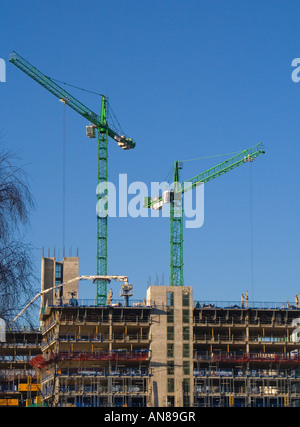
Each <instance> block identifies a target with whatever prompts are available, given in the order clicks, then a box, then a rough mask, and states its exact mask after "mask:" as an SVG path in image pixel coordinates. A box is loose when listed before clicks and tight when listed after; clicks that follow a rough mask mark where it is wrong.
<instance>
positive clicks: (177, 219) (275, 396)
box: [0, 52, 300, 408]
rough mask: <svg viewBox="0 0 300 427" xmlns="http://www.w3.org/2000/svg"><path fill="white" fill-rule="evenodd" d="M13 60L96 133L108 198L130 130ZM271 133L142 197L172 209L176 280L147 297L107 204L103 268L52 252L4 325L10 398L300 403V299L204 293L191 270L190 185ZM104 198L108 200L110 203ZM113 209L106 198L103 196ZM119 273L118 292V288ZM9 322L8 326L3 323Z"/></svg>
mask: <svg viewBox="0 0 300 427" xmlns="http://www.w3.org/2000/svg"><path fill="white" fill-rule="evenodd" d="M10 62H11V63H12V64H13V65H15V66H16V67H18V68H19V69H20V70H21V71H22V72H24V73H25V74H27V75H28V76H29V77H31V78H32V79H33V80H34V81H35V82H37V83H38V84H40V85H41V86H43V87H44V88H45V89H46V90H47V91H48V92H50V93H52V94H53V95H54V96H55V97H56V98H58V99H59V100H60V101H61V102H62V103H63V104H65V105H66V106H69V107H71V108H72V109H73V110H74V111H75V112H76V113H78V114H79V115H81V116H82V117H84V119H86V120H87V121H88V122H89V124H88V125H87V126H86V134H87V136H88V137H89V138H96V137H97V142H98V145H97V148H98V151H97V160H98V165H97V166H98V168H97V189H98V188H99V185H100V186H101V185H104V187H103V188H102V187H101V188H102V191H99V192H97V207H98V206H100V205H101V203H99V204H98V202H101V198H102V197H106V195H107V188H106V187H105V183H106V182H107V170H108V154H107V150H108V141H109V138H110V139H112V140H113V141H114V142H117V144H118V146H119V147H120V148H122V149H123V150H130V149H133V148H134V147H135V142H134V141H133V139H132V138H129V137H127V136H125V135H124V134H121V133H119V132H118V131H117V130H116V129H115V128H112V127H111V126H110V124H109V123H108V121H107V102H108V101H107V98H106V97H105V96H102V102H101V114H100V116H98V115H97V114H95V113H93V112H92V111H91V110H90V109H89V108H87V107H86V106H85V105H83V104H82V103H81V102H79V101H78V100H77V99H75V98H74V97H73V96H72V95H70V94H69V93H68V92H66V91H65V90H64V89H62V88H61V87H60V86H59V85H58V84H57V83H55V82H54V81H53V80H51V79H50V78H49V77H47V76H46V75H44V74H43V73H41V72H40V71H39V70H38V69H37V68H35V67H33V66H32V65H31V64H29V63H28V62H27V61H26V60H25V59H23V58H22V57H20V56H19V55H18V54H17V53H15V52H13V54H12V55H11V57H10ZM263 154H265V149H264V147H263V146H262V144H261V143H260V144H256V145H255V146H253V147H251V148H248V149H245V150H242V151H240V152H238V153H235V155H234V156H231V157H230V158H228V159H227V160H226V161H224V162H222V163H219V164H217V165H216V166H214V167H212V168H210V169H208V170H206V171H204V172H201V173H199V174H198V175H196V176H194V177H193V178H191V179H188V180H186V181H184V182H181V178H180V170H181V168H182V165H181V163H180V162H178V161H175V163H174V181H173V182H174V183H179V184H180V185H179V186H178V187H177V186H176V185H175V186H174V188H172V189H167V190H166V191H164V192H163V193H162V194H158V195H157V196H155V197H152V198H151V197H147V198H145V199H144V208H145V209H152V210H161V209H162V207H163V206H164V205H168V206H169V208H170V283H169V285H168V286H164V285H159V286H149V287H148V289H147V292H146V295H145V296H144V298H143V299H141V300H139V301H137V300H135V299H134V298H133V297H134V288H135V286H136V285H137V284H135V283H130V281H129V278H128V277H127V276H114V275H109V274H108V268H107V252H108V249H107V220H108V218H107V217H108V216H107V215H102V212H101V209H100V207H99V209H97V218H96V219H97V224H96V225H97V254H96V255H97V257H96V259H97V265H96V275H94V276H80V274H79V261H80V260H79V257H78V256H76V257H72V256H70V257H66V256H63V257H62V259H57V258H56V257H55V256H53V257H50V256H48V257H44V256H43V257H42V262H41V291H40V292H39V293H38V294H37V295H36V297H35V298H34V299H33V300H32V301H30V303H29V304H27V305H26V307H24V309H23V310H22V311H21V312H20V313H19V315H18V316H17V317H16V318H15V319H13V320H12V322H11V323H10V324H9V325H2V329H1V330H0V332H1V333H0V338H1V339H0V406H13V407H17V406H28V407H32V406H42V407H43V406H44V407H166V408H172V407H184V408H187V407H299V406H300V351H299V346H300V333H299V325H300V301H299V295H295V300H294V301H293V302H278V303H270V302H252V301H250V300H249V298H248V292H247V291H243V292H244V294H242V295H239V296H238V298H237V301H233V302H230V303H228V302H226V303H223V302H218V301H197V300H195V299H194V296H193V287H192V286H186V285H185V281H184V275H183V203H182V197H183V193H185V192H187V191H190V190H194V189H197V188H198V189H199V188H200V187H201V185H202V184H204V183H207V182H210V181H212V180H213V179H215V178H217V177H219V176H221V175H223V174H225V173H228V172H230V171H232V170H233V169H235V168H237V167H240V166H242V165H247V164H248V163H249V162H251V163H252V162H253V161H254V160H256V159H257V158H258V157H260V156H261V155H263ZM104 206H105V205H104ZM102 209H103V206H102ZM82 280H90V281H92V282H93V284H94V285H95V287H96V297H95V299H94V300H91V299H81V298H79V294H80V292H79V287H80V283H81V281H82ZM111 281H117V282H119V286H120V298H119V299H113V297H112V292H111V290H108V287H109V284H110V282H111ZM38 298H40V310H39V319H37V323H39V326H38V327H37V328H36V329H35V330H21V331H20V330H15V329H14V322H15V320H16V319H17V318H20V317H21V316H22V313H23V312H24V311H25V310H26V309H27V307H28V306H29V305H31V304H32V303H33V302H34V301H36V300H37V299H38ZM0 326H1V325H0Z"/></svg>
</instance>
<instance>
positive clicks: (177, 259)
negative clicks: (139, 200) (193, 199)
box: [144, 143, 265, 286]
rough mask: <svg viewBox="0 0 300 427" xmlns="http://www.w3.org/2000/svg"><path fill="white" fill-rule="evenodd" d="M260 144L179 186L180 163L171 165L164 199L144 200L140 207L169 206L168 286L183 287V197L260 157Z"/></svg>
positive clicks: (155, 207) (158, 207) (158, 197)
mask: <svg viewBox="0 0 300 427" xmlns="http://www.w3.org/2000/svg"><path fill="white" fill-rule="evenodd" d="M264 152H265V151H264V149H263V146H262V144H261V143H259V144H257V145H255V146H254V147H251V148H248V149H247V150H243V151H241V152H239V153H238V154H236V155H235V156H233V157H231V158H230V159H228V160H225V161H224V162H222V163H220V164H218V165H216V166H214V167H212V168H210V169H208V170H206V171H205V172H201V173H200V174H198V175H196V176H194V177H193V178H191V179H188V180H187V181H184V182H183V183H180V169H182V162H178V161H175V163H174V188H173V190H172V191H168V192H169V196H168V197H163V196H157V197H154V198H153V199H151V198H150V197H147V198H145V199H144V207H146V208H150V209H161V208H162V206H163V204H165V203H170V284H171V286H183V199H182V195H183V193H185V192H187V191H189V190H192V189H193V188H195V187H196V186H198V185H201V184H204V183H206V182H209V181H211V180H213V179H215V178H217V177H218V176H221V175H223V174H224V173H226V172H229V171H231V170H233V169H235V168H237V167H238V166H241V165H243V164H244V163H246V162H252V161H253V160H254V159H255V158H256V157H258V156H260V155H261V154H264Z"/></svg>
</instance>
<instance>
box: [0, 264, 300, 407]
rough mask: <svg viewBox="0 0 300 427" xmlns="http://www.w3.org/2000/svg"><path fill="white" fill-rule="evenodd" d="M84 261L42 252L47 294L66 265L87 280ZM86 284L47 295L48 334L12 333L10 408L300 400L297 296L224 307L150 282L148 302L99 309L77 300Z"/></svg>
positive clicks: (44, 324)
mask: <svg viewBox="0 0 300 427" xmlns="http://www.w3.org/2000/svg"><path fill="white" fill-rule="evenodd" d="M78 264H79V259H78V258H77V257H72V258H65V259H63V260H62V261H60V262H58V261H56V259H55V258H43V259H42V271H43V277H42V291H44V290H46V289H47V284H48V287H49V289H50V286H49V284H50V283H53V282H55V279H57V276H56V277H55V271H56V273H57V272H58V271H60V272H64V267H65V269H66V270H65V271H66V272H68V273H66V274H70V273H69V272H70V271H72V274H71V276H69V277H68V280H67V281H69V282H70V281H71V278H70V277H72V275H73V278H75V279H76V278H78ZM45 266H47V268H45ZM57 267H59V268H57ZM122 280H124V278H122ZM79 283H80V281H79V280H75V282H74V281H71V283H70V284H69V285H68V284H66V285H65V286H62V287H61V288H59V292H58V291H57V289H56V288H54V289H52V290H50V291H49V292H47V293H45V294H44V296H43V297H42V304H41V310H40V331H23V332H20V331H18V332H17V331H10V332H7V333H6V339H5V341H4V342H1V344H0V354H1V359H0V363H1V365H0V366H1V384H0V393H1V400H0V402H1V405H2V406H3V405H4V406H51V407H52V406H55V407H60V406H63V407H68V406H71V407H298V406H300V388H299V375H300V354H299V332H298V331H299V323H300V316H299V313H300V305H299V300H298V298H297V297H296V299H295V302H294V303H285V304H282V303H281V304H278V305H276V304H270V303H260V304H258V305H254V306H252V305H251V304H250V303H249V301H248V300H247V294H246V297H245V296H244V295H241V299H240V301H239V302H234V303H232V305H229V306H226V307H225V306H222V303H218V302H216V303H208V302H201V301H194V300H193V289H192V288H191V287H186V286H178V287H174V286H173V287H172V286H150V287H149V288H148V291H147V295H146V297H145V299H144V300H142V301H139V302H138V301H135V302H133V301H134V300H132V301H131V297H129V296H128V294H125V297H124V300H123V302H120V300H118V301H117V300H116V301H114V300H110V301H108V303H107V304H106V305H105V306H99V305H97V304H96V301H92V300H79V299H78V298H77V295H78V286H79ZM43 286H46V288H44V287H43ZM124 286H125V292H126V288H127V287H128V283H127V282H122V281H121V288H122V287H123V288H124ZM70 289H72V290H71V291H70ZM130 289H132V287H130ZM70 292H72V297H70ZM121 293H123V294H124V292H123V291H121Z"/></svg>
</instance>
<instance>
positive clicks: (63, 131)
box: [62, 103, 66, 253]
mask: <svg viewBox="0 0 300 427" xmlns="http://www.w3.org/2000/svg"><path fill="white" fill-rule="evenodd" d="M62 134H63V135H62V249H63V253H64V251H65V225H66V104H65V103H64V105H63V119H62Z"/></svg>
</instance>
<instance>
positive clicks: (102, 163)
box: [9, 52, 135, 305]
mask: <svg viewBox="0 0 300 427" xmlns="http://www.w3.org/2000/svg"><path fill="white" fill-rule="evenodd" d="M9 62H11V63H12V64H14V65H15V66H16V67H18V68H19V69H20V70H21V71H23V72H24V73H26V74H27V75H28V76H29V77H31V78H32V79H33V80H35V81H36V82H37V83H39V84H40V85H41V86H43V87H44V88H45V89H47V90H48V91H49V92H51V93H52V94H53V95H54V96H56V97H57V98H58V99H59V100H60V101H62V102H63V103H65V104H66V105H68V106H69V107H71V108H72V109H73V110H75V111H76V112H77V113H78V114H80V115H81V116H83V117H84V118H85V119H86V120H88V121H89V122H90V124H89V125H88V126H86V134H87V136H88V137H90V138H95V137H96V136H95V129H97V131H98V172H97V189H98V188H102V192H100V191H98V190H97V206H98V202H99V200H100V199H101V198H102V197H105V196H106V195H107V189H105V183H106V182H107V163H108V160H107V159H108V155H107V152H108V138H109V137H110V138H112V139H114V140H115V141H117V143H118V145H119V146H120V147H121V148H122V149H123V150H129V149H132V148H134V147H135V142H134V141H133V140H132V139H131V138H128V137H127V136H125V135H120V132H119V131H117V130H116V129H113V127H112V126H111V125H109V124H108V122H107V103H108V101H107V98H106V97H105V96H104V95H102V102H101V112H100V116H98V115H97V114H95V113H94V112H93V111H91V109H90V108H88V107H86V106H85V105H84V104H82V103H81V102H80V101H78V100H77V99H76V98H74V97H73V96H72V95H70V94H69V93H68V92H67V91H65V90H64V89H62V88H61V87H60V86H59V85H58V84H57V83H55V82H54V81H53V80H52V79H51V78H50V77H47V76H46V75H45V74H43V73H42V72H41V71H39V70H38V69H37V68H35V67H34V66H33V65H31V64H30V63H29V62H27V61H26V60H25V59H24V58H22V57H21V56H20V55H18V54H17V53H16V52H13V53H12V54H11V55H10V57H9ZM99 184H103V185H102V186H99ZM106 212H107V209H106ZM106 275H107V215H99V214H98V212H97V276H106ZM96 292H97V293H96V300H97V304H98V305H105V304H106V300H107V282H106V281H105V280H98V281H97V291H96Z"/></svg>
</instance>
